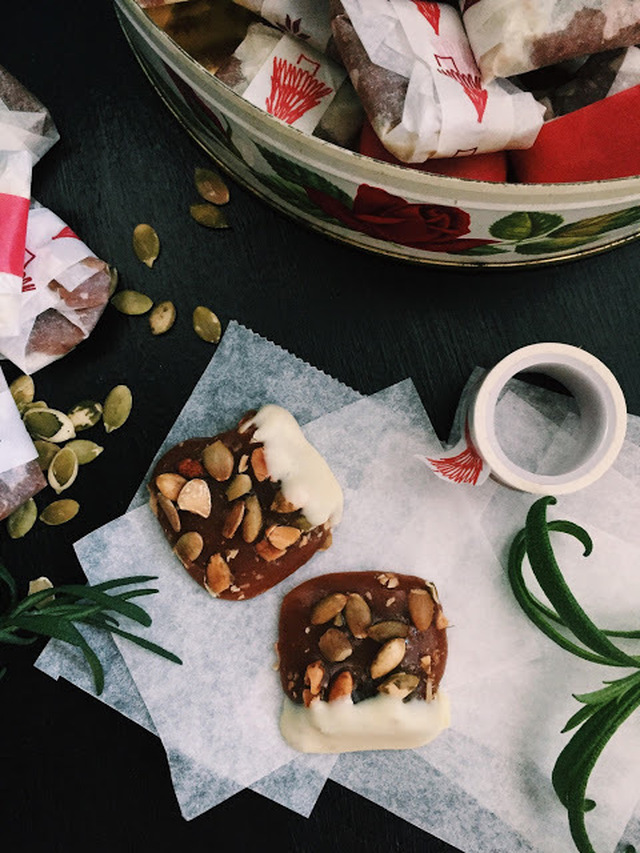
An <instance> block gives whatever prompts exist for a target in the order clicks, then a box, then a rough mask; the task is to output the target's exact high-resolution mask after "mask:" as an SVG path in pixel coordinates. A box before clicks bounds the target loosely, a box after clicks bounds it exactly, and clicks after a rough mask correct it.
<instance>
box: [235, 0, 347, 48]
mask: <svg viewBox="0 0 640 853" xmlns="http://www.w3.org/2000/svg"><path fill="white" fill-rule="evenodd" d="M233 2H234V3H237V4H238V5H239V6H244V7H245V9H249V10H250V11H252V12H254V13H255V14H256V15H260V17H261V18H264V20H265V21H268V22H269V23H270V24H272V25H273V26H274V27H277V28H278V29H279V30H280V31H281V32H283V33H287V34H288V35H290V36H295V38H298V39H300V40H301V41H303V42H305V43H306V44H310V45H311V46H312V47H315V48H317V49H318V50H320V51H322V53H327V54H328V55H332V47H331V39H332V35H331V22H330V20H329V0H233ZM333 58H335V57H333Z"/></svg>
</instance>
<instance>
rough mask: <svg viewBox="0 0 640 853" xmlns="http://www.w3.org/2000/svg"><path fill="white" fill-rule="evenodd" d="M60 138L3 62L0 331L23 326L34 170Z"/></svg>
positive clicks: (0, 80) (6, 332)
mask: <svg viewBox="0 0 640 853" xmlns="http://www.w3.org/2000/svg"><path fill="white" fill-rule="evenodd" d="M58 139H59V135H58V131H57V130H56V127H55V125H54V123H53V120H52V118H51V116H50V114H49V112H48V110H47V109H46V107H44V106H43V105H42V104H41V103H40V101H39V100H38V99H37V98H36V97H35V96H34V95H32V94H31V92H29V91H27V89H25V87H24V86H23V85H22V84H21V83H19V82H18V81H17V80H16V79H15V77H13V76H12V75H11V74H10V73H9V72H8V71H6V70H5V69H4V68H2V67H0V336H12V335H17V334H18V332H19V330H20V319H19V314H20V309H21V305H22V271H23V270H22V267H23V257H24V246H25V236H26V230H27V214H28V210H29V198H30V193H31V169H32V167H33V165H34V164H35V163H37V162H38V160H39V159H40V158H41V157H42V155H43V154H45V153H46V152H47V151H48V150H49V148H51V146H52V145H53V144H54V143H55V142H56V141H57V140H58Z"/></svg>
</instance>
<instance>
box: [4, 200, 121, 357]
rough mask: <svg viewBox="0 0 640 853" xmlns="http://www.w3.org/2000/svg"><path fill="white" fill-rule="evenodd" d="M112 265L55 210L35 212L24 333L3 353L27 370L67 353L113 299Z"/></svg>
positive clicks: (35, 207)
mask: <svg viewBox="0 0 640 853" xmlns="http://www.w3.org/2000/svg"><path fill="white" fill-rule="evenodd" d="M109 292H110V275H109V268H108V266H107V264H106V263H105V262H104V261H101V260H100V259H98V258H96V257H95V256H94V255H93V253H92V252H91V250H90V249H89V248H88V247H87V246H85V244H84V243H83V242H82V241H81V240H79V238H78V237H77V236H76V234H74V232H73V231H72V230H71V229H70V228H69V227H68V226H67V225H65V223H64V222H63V221H62V220H61V219H60V218H59V217H58V216H56V215H55V214H54V213H52V211H50V210H48V209H47V208H44V207H42V206H40V205H38V204H37V202H34V203H33V204H32V207H31V209H30V211H29V220H28V224H27V240H26V253H25V263H24V283H23V293H22V309H21V312H20V330H19V334H18V335H15V336H13V337H4V338H0V353H2V355H4V356H5V358H8V359H9V360H10V361H12V362H13V363H14V364H15V365H17V366H18V367H19V368H20V369H21V370H24V371H25V373H35V372H36V371H37V370H40V369H41V368H42V367H45V366H46V365H47V364H50V363H51V362H52V361H54V360H56V359H58V358H60V357H62V356H64V355H66V354H67V353H68V352H69V351H70V350H72V349H73V348H74V347H76V346H77V345H78V344H79V343H80V342H81V341H83V340H84V339H85V338H87V337H88V336H89V335H90V333H91V332H92V331H93V329H94V327H95V325H96V323H97V322H98V320H99V318H100V316H101V314H102V312H103V311H104V309H105V307H106V305H107V303H108V301H109Z"/></svg>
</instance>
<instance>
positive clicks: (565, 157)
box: [509, 47, 640, 183]
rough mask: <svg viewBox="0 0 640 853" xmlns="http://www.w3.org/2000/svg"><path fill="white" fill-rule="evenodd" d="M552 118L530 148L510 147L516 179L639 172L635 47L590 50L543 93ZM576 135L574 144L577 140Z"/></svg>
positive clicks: (639, 90) (639, 84)
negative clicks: (566, 77) (567, 76)
mask: <svg viewBox="0 0 640 853" xmlns="http://www.w3.org/2000/svg"><path fill="white" fill-rule="evenodd" d="M548 102H549V105H550V114H551V116H552V117H551V118H550V119H549V120H548V121H546V122H545V124H544V126H543V128H542V130H541V131H540V133H539V135H538V138H537V139H536V141H535V143H534V145H533V147H532V148H530V149H528V150H527V151H512V152H509V160H510V164H511V167H512V170H513V175H514V178H515V179H516V180H517V181H520V182H521V183H566V182H572V181H598V180H606V179H610V178H625V177H630V176H633V175H638V174H640V145H639V144H638V140H639V139H640V119H639V118H638V116H640V48H637V47H630V48H626V49H622V50H614V51H607V52H605V53H601V54H594V55H593V56H591V57H589V58H588V59H587V61H586V62H585V63H584V64H583V65H582V66H581V68H580V69H579V70H578V71H577V72H576V74H575V75H574V77H573V79H572V80H570V81H569V82H568V83H566V84H565V85H564V86H562V87H560V88H559V89H558V90H557V91H555V92H551V93H550V94H549V96H548ZM576 140H579V144H578V145H577V144H576Z"/></svg>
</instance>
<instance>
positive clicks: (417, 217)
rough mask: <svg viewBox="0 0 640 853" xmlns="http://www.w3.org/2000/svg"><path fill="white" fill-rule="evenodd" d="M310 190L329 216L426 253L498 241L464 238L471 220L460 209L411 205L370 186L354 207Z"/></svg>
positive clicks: (364, 186) (363, 186)
mask: <svg viewBox="0 0 640 853" xmlns="http://www.w3.org/2000/svg"><path fill="white" fill-rule="evenodd" d="M306 191H307V195H308V196H309V198H310V199H311V200H312V201H313V202H314V203H315V204H317V205H318V207H320V208H321V209H322V210H323V211H324V212H325V213H327V214H329V215H330V216H332V217H334V218H335V219H337V220H338V221H339V222H342V223H343V224H344V225H346V226H347V227H348V228H351V229H353V230H354V231H359V232H361V233H363V234H367V235H368V236H369V237H374V238H375V239H377V240H385V241H387V242H391V243H399V244H400V245H401V246H409V247H411V248H413V249H422V250H424V251H430V252H454V253H455V252H461V251H463V250H465V249H472V248H474V247H475V246H485V245H487V244H488V243H493V242H494V241H493V240H477V239H471V238H466V239H465V238H464V237H463V235H464V234H468V233H469V231H470V222H471V220H470V217H469V214H468V213H466V211H464V210H461V209H460V208H458V207H449V206H448V205H443V204H417V203H413V202H408V201H405V200H404V199H403V198H400V197H399V196H396V195H392V194H391V193H388V192H386V190H383V189H380V188H379V187H372V186H369V185H368V184H361V185H360V186H359V187H358V192H357V194H356V197H355V199H354V200H353V207H352V208H348V207H347V206H346V205H345V204H343V203H342V202H341V201H339V200H338V199H336V198H333V197H332V196H330V195H327V194H326V193H323V192H322V191H321V190H317V189H312V188H310V187H307V188H306Z"/></svg>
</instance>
